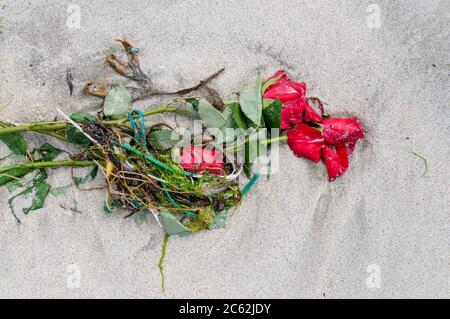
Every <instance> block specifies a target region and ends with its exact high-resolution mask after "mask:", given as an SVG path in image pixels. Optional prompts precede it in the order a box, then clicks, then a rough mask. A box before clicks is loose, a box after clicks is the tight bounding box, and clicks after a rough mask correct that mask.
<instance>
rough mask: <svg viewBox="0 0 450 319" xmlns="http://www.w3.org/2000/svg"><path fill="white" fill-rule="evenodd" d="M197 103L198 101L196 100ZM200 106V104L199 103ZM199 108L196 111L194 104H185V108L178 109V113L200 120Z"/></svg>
mask: <svg viewBox="0 0 450 319" xmlns="http://www.w3.org/2000/svg"><path fill="white" fill-rule="evenodd" d="M194 101H197V100H194ZM197 106H198V103H197ZM197 110H198V108H197V109H196V107H194V105H193V104H191V103H189V102H186V103H184V105H183V106H180V107H179V108H177V111H176V113H178V114H180V115H183V116H186V117H189V118H192V119H199V118H200V117H199V115H198V111H197Z"/></svg>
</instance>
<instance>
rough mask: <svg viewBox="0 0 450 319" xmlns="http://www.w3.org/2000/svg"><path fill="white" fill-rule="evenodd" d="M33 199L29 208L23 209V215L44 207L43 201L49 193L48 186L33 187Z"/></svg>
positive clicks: (43, 184)
mask: <svg viewBox="0 0 450 319" xmlns="http://www.w3.org/2000/svg"><path fill="white" fill-rule="evenodd" d="M33 191H34V198H33V201H32V203H31V206H30V207H28V208H24V209H23V212H24V214H28V213H29V212H30V211H32V210H38V209H41V208H42V207H44V202H45V199H46V198H47V196H48V193H49V192H50V185H49V184H47V183H40V184H37V185H36V186H35V187H34V190H33Z"/></svg>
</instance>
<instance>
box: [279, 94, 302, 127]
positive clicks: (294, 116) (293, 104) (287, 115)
mask: <svg viewBox="0 0 450 319" xmlns="http://www.w3.org/2000/svg"><path fill="white" fill-rule="evenodd" d="M305 107H306V100H304V99H295V100H291V101H286V102H284V103H283V107H282V109H281V117H280V129H282V130H287V129H291V128H293V127H295V126H296V125H297V124H298V123H301V122H302V114H303V110H304V109H305Z"/></svg>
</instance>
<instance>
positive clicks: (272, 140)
mask: <svg viewBox="0 0 450 319" xmlns="http://www.w3.org/2000/svg"><path fill="white" fill-rule="evenodd" d="M287 140H288V138H287V136H285V135H282V136H278V137H274V138H270V139H267V140H264V141H261V144H265V145H268V144H273V143H278V142H287Z"/></svg>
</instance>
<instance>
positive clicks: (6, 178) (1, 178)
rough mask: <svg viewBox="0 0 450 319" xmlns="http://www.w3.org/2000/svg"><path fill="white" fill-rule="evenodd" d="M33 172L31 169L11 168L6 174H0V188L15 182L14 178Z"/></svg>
mask: <svg viewBox="0 0 450 319" xmlns="http://www.w3.org/2000/svg"><path fill="white" fill-rule="evenodd" d="M32 171H33V170H32V169H31V168H24V167H19V168H13V169H11V170H9V171H8V172H6V173H2V174H0V186H4V185H6V184H8V183H9V182H11V181H14V180H16V178H20V177H23V176H25V175H27V174H28V173H31V172H32Z"/></svg>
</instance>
